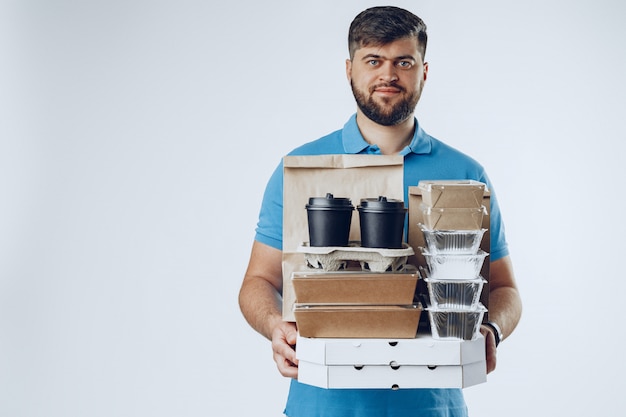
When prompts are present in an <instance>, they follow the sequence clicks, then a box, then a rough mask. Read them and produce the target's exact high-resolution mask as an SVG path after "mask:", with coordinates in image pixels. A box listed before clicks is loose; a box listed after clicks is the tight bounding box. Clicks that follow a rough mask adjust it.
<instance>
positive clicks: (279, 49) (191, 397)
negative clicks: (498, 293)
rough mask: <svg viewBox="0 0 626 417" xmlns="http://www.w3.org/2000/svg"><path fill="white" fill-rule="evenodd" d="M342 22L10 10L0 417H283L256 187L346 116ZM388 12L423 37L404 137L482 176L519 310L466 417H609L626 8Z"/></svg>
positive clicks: (261, 15) (157, 5)
mask: <svg viewBox="0 0 626 417" xmlns="http://www.w3.org/2000/svg"><path fill="white" fill-rule="evenodd" d="M355 3H356V2H340V1H336V0H333V1H330V0H322V1H315V2H296V1H286V0H285V1H277V0H271V1H265V2H257V1H252V0H246V1H237V0H234V1H229V2H217V3H214V4H213V3H209V2H203V1H185V0H182V1H143V2H142V1H137V0H133V1H91V2H90V1H82V2H81V1H69V0H65V1H63V0H56V1H43V0H39V1H38V0H22V1H8V0H3V1H2V2H1V3H0V5H1V6H0V56H1V57H2V58H1V59H0V91H1V93H0V112H1V113H0V114H1V116H0V119H1V121H0V415H2V416H15V417H21V416H29V417H30V416H59V417H61V416H63V417H74V416H76V417H78V416H94V417H95V416H107V417H108V416H154V417H157V416H177V417H180V416H249V415H256V416H279V415H280V414H281V412H282V409H283V406H284V402H285V398H286V392H287V385H288V381H287V380H285V379H283V378H282V377H281V376H280V375H279V374H278V372H277V371H276V369H275V366H274V363H273V361H272V357H271V349H270V345H269V343H268V342H267V341H265V340H264V339H263V338H262V337H261V336H259V335H257V334H256V333H254V331H253V330H251V328H249V327H248V325H247V324H246V323H245V321H244V320H243V318H242V316H241V314H240V313H239V309H238V305H237V293H238V289H239V285H240V282H241V279H242V276H243V274H244V271H245V267H246V263H247V258H248V255H249V250H250V245H251V242H252V239H253V236H254V228H255V225H256V218H257V214H258V208H259V204H260V199H261V196H262V192H263V188H264V186H265V183H266V181H267V179H268V177H269V175H270V173H271V171H272V170H273V169H274V167H275V165H276V164H277V163H278V162H279V160H280V158H281V157H282V156H283V155H284V154H285V153H286V152H288V151H289V150H291V149H292V148H293V147H295V146H296V145H299V144H300V143H302V142H305V141H309V140H312V139H315V138H317V137H319V136H321V135H323V134H326V133H328V132H330V131H332V130H335V129H337V128H339V127H341V126H342V125H343V123H344V122H345V121H346V120H347V118H348V117H349V116H350V114H352V112H353V111H354V104H353V100H352V97H351V93H350V90H349V87H348V84H347V82H346V79H345V74H344V60H345V58H346V57H347V48H346V37H347V35H346V34H347V28H348V25H349V23H350V21H351V20H352V18H353V17H354V16H355V15H356V14H357V13H358V12H359V11H360V10H362V9H363V8H365V7H366V6H370V5H375V4H377V3H375V2H371V1H362V2H358V4H355ZM394 4H397V5H400V6H405V7H408V8H410V9H411V10H412V11H414V12H415V13H417V14H418V15H420V16H421V17H423V18H424V20H425V21H426V23H427V25H428V26H429V35H430V41H429V45H428V52H427V60H428V61H429V62H430V73H429V79H428V81H427V84H426V88H425V91H424V94H423V98H422V101H421V102H420V104H419V105H418V112H417V113H418V117H419V119H420V122H421V123H422V125H423V127H424V128H425V130H426V131H427V132H429V133H430V134H432V135H434V136H436V137H438V138H441V139H443V140H445V141H446V142H448V143H450V144H451V145H453V146H455V147H457V148H459V149H461V150H463V151H465V152H467V153H469V154H470V155H472V156H473V157H475V158H476V159H478V160H479V161H480V162H482V163H483V165H484V166H485V167H486V168H487V171H488V172H489V175H490V176H491V178H492V180H493V182H494V184H495V187H496V190H497V192H498V196H499V198H500V203H501V206H502V210H503V213H504V219H505V222H506V225H507V233H508V238H509V242H510V249H511V253H512V258H513V261H514V264H515V270H516V273H517V277H518V280H519V286H520V290H521V293H522V296H523V299H524V306H525V310H524V316H523V319H522V321H521V323H520V325H519V328H518V330H517V331H516V333H515V334H514V335H513V336H512V337H511V338H510V339H508V340H507V341H506V342H505V343H504V344H503V345H502V346H501V349H500V352H499V356H498V369H497V370H496V372H495V373H493V374H491V375H490V376H489V380H488V382H487V383H486V384H482V385H479V386H475V387H471V388H468V389H466V390H465V393H466V398H467V402H468V405H469V408H470V412H471V414H472V415H474V416H502V415H506V416H509V417H517V416H519V417H526V416H528V415H531V414H532V415H546V416H548V415H555V414H556V413H558V414H563V415H570V416H588V415H616V413H617V410H618V405H617V403H618V402H619V401H618V399H619V398H620V395H621V394H622V392H621V391H622V390H621V388H620V385H619V384H617V383H612V382H611V381H616V380H617V378H620V377H622V376H623V375H624V373H625V372H626V366H625V364H624V358H623V353H622V352H623V346H621V345H620V343H621V342H620V341H621V340H623V335H622V332H623V329H622V328H621V327H622V326H620V325H619V323H621V321H622V319H623V311H622V307H623V301H622V300H623V296H624V292H625V291H626V285H625V284H624V281H625V280H624V277H623V272H622V270H623V268H622V262H621V261H622V259H621V258H622V257H623V241H622V239H623V236H624V234H625V232H626V230H625V226H624V222H623V219H622V218H623V214H622V213H623V209H624V207H623V205H622V204H621V199H619V198H618V196H619V194H620V193H622V190H623V187H624V174H623V169H622V165H623V153H624V143H623V141H624V138H625V134H626V128H625V127H624V119H625V118H624V116H625V115H624V102H623V97H624V95H625V93H626V87H625V83H624V81H623V77H624V75H623V74H624V73H626V58H625V54H624V51H623V45H622V44H623V40H624V39H626V29H625V28H624V25H623V22H622V21H623V17H624V15H625V13H624V12H625V7H624V6H623V4H622V3H621V2H619V1H608V0H604V1H598V0H594V1H591V0H578V1H571V2H557V1H542V0H530V1H526V2H501V1H495V0H489V1H474V2H468V1H398V2H394ZM537 407H540V409H539V410H537Z"/></svg>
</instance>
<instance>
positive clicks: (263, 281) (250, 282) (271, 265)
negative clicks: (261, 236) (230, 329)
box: [239, 241, 298, 378]
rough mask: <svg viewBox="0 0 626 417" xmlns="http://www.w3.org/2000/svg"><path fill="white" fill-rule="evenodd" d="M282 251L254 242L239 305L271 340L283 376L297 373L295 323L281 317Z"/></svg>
mask: <svg viewBox="0 0 626 417" xmlns="http://www.w3.org/2000/svg"><path fill="white" fill-rule="evenodd" d="M282 288H283V276H282V252H281V251H280V250H278V249H275V248H272V247H271V246H268V245H265V244H262V243H259V242H256V241H255V242H254V244H253V246H252V253H251V255H250V262H249V264H248V269H247V271H246V274H245V276H244V279H243V283H242V285H241V289H240V291H239V307H240V308H241V312H242V313H243V316H244V317H245V318H246V320H247V321H248V323H249V324H250V326H252V328H254V329H255V330H256V331H257V332H259V333H261V334H262V335H263V336H265V337H266V338H267V339H269V340H271V341H272V350H273V352H274V361H275V362H276V365H277V366H278V370H279V371H280V373H281V374H282V375H283V376H286V377H290V378H296V377H297V375H298V368H297V360H296V352H295V350H294V348H293V346H294V345H295V344H296V336H297V331H296V326H295V324H294V323H288V322H285V321H283V317H282V295H281V294H282Z"/></svg>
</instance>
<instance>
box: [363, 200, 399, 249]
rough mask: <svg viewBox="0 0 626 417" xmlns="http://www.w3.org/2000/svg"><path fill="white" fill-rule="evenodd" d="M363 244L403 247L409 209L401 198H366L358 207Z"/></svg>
mask: <svg viewBox="0 0 626 417" xmlns="http://www.w3.org/2000/svg"><path fill="white" fill-rule="evenodd" d="M358 210H359V221H360V228H361V246H362V247H365V248H386V249H400V248H402V235H403V233H404V218H405V216H406V211H407V209H406V208H405V207H404V202H403V201H401V200H391V199H390V200H387V197H383V196H380V197H378V198H364V199H362V200H361V205H360V206H359V207H358Z"/></svg>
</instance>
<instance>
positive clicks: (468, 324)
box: [428, 304, 487, 340]
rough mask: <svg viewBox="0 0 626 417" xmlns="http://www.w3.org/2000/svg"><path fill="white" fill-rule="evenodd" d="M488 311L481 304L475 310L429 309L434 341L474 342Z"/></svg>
mask: <svg viewBox="0 0 626 417" xmlns="http://www.w3.org/2000/svg"><path fill="white" fill-rule="evenodd" d="M486 311H487V309H486V308H485V306H483V305H482V304H479V305H478V306H477V307H476V308H475V309H473V310H463V309H450V308H447V309H435V308H429V309H428V317H429V320H430V327H431V332H432V337H433V339H438V340H442V339H452V340H474V339H475V338H477V337H478V335H479V333H480V323H481V322H482V321H483V316H484V315H485V312H486Z"/></svg>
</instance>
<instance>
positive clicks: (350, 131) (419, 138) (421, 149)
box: [342, 113, 432, 155]
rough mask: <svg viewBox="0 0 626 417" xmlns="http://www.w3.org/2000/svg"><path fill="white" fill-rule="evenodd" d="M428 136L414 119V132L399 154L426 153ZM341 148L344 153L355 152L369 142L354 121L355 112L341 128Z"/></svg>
mask: <svg viewBox="0 0 626 417" xmlns="http://www.w3.org/2000/svg"><path fill="white" fill-rule="evenodd" d="M430 139H431V138H430V136H429V135H428V134H427V133H426V132H424V131H423V130H422V128H421V127H420V125H419V123H418V121H417V119H415V134H414V135H413V139H412V140H411V143H409V145H408V146H406V147H405V148H404V149H403V150H402V151H401V152H400V155H407V154H409V153H411V152H412V153H416V154H427V153H430V150H431V146H432V143H431V140H430ZM342 140H343V148H344V150H345V151H346V153H349V154H357V153H361V152H363V151H364V150H366V149H367V148H368V147H369V146H370V144H369V143H367V142H366V141H365V139H364V138H363V135H361V131H360V130H359V126H358V125H357V123H356V113H355V114H353V115H352V117H350V119H349V120H348V121H347V122H346V124H345V125H344V126H343V130H342Z"/></svg>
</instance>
